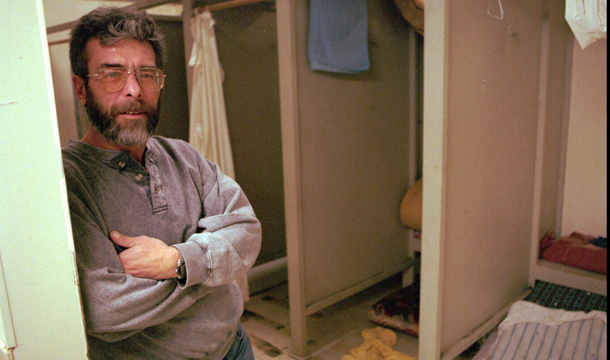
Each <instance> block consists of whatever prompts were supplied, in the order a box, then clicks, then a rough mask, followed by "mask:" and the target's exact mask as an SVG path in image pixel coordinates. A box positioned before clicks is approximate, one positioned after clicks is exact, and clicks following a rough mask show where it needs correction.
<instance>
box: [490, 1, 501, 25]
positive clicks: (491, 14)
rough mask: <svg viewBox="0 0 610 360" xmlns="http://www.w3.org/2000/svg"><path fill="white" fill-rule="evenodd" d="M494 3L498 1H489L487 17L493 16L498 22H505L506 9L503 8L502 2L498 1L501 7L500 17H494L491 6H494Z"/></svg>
mask: <svg viewBox="0 0 610 360" xmlns="http://www.w3.org/2000/svg"><path fill="white" fill-rule="evenodd" d="M494 1H496V0H490V1H489V6H488V7H487V15H489V16H491V17H493V18H496V19H498V20H504V8H502V0H497V1H498V6H499V7H500V16H498V15H494V14H493V13H492V12H491V4H492V3H493V2H494Z"/></svg>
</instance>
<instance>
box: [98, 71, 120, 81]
mask: <svg viewBox="0 0 610 360" xmlns="http://www.w3.org/2000/svg"><path fill="white" fill-rule="evenodd" d="M122 76H123V72H122V71H118V70H108V71H104V72H103V73H102V78H103V79H108V80H113V79H119V78H121V77H122Z"/></svg>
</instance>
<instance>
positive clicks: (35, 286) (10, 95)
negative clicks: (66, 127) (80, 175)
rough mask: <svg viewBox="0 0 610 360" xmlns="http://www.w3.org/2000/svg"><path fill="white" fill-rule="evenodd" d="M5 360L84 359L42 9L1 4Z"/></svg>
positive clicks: (0, 281) (0, 290)
mask: <svg viewBox="0 0 610 360" xmlns="http://www.w3.org/2000/svg"><path fill="white" fill-rule="evenodd" d="M0 24H1V25H0V26H1V28H0V29H1V31H0V34H1V35H0V154H1V155H0V260H1V271H0V274H1V275H2V278H0V305H1V309H2V314H1V320H2V329H1V330H2V331H0V335H2V338H1V339H0V340H2V344H1V346H2V349H1V351H0V359H12V360H34V359H45V360H51V359H56V360H65V359H71V360H72V359H74V360H81V359H82V360H84V359H86V358H87V357H86V351H87V347H86V341H85V330H84V323H83V316H82V310H81V304H80V298H79V292H78V279H77V275H76V268H75V259H74V248H73V246H74V245H73V242H72V232H71V227H70V220H69V212H68V202H67V197H66V189H65V180H64V177H63V170H62V164H61V153H60V146H59V136H58V130H57V118H56V111H55V102H54V97H53V86H52V83H51V69H50V64H49V54H48V48H47V39H46V32H45V26H44V15H43V11H42V1H40V0H23V1H2V2H0Z"/></svg>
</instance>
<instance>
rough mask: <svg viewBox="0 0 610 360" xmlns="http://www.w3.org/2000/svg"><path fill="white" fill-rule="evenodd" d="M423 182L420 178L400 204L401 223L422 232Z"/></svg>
mask: <svg viewBox="0 0 610 360" xmlns="http://www.w3.org/2000/svg"><path fill="white" fill-rule="evenodd" d="M422 193H423V181H422V179H421V178H420V179H419V180H417V181H416V182H414V183H413V185H412V186H411V187H410V188H409V190H407V192H406V193H405V195H404V197H403V198H402V202H401V204H400V222H401V223H402V224H403V225H404V226H406V227H408V228H411V229H413V230H416V231H421V219H422V195H423V194H422Z"/></svg>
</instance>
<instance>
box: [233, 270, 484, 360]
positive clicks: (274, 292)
mask: <svg viewBox="0 0 610 360" xmlns="http://www.w3.org/2000/svg"><path fill="white" fill-rule="evenodd" d="M401 286H402V283H401V277H400V276H394V277H391V278H389V279H387V280H385V281H383V282H381V283H379V284H377V285H374V286H372V287H371V288H369V289H366V290H364V291H362V292H360V293H358V294H356V295H353V296H352V297H350V298H348V299H345V300H343V301H341V302H339V303H337V304H335V305H332V306H330V307H328V308H326V309H324V310H322V311H319V312H317V313H315V314H313V315H311V316H309V317H308V318H307V334H308V338H309V349H310V352H311V354H312V357H311V360H341V359H342V357H343V356H344V355H345V354H347V353H349V351H350V350H351V349H353V348H355V347H357V346H358V345H360V344H362V342H363V339H362V337H361V335H360V333H361V332H362V330H364V329H369V328H374V327H376V325H375V324H373V323H371V322H369V321H368V319H367V312H368V309H369V308H370V307H371V306H372V305H373V304H374V303H375V302H377V301H378V300H380V299H381V298H383V297H384V296H386V295H388V294H390V293H392V292H394V291H396V290H398V289H400V287H401ZM242 324H243V326H244V328H245V329H246V331H247V332H248V335H249V336H250V339H251V341H252V345H253V348H254V355H255V357H256V360H271V359H273V360H287V359H293V358H292V357H290V324H289V312H288V286H287V284H282V285H279V286H276V287H274V288H272V289H269V290H266V291H264V292H262V293H260V294H257V295H254V296H252V297H251V300H250V301H249V302H248V303H246V310H245V312H244V316H243V317H242ZM397 335H398V342H397V344H396V345H395V346H394V350H398V351H400V352H402V353H404V354H407V355H409V356H412V357H415V358H417V350H418V339H417V338H415V337H413V336H410V335H407V334H405V333H401V332H397ZM472 356H473V355H466V354H463V355H462V356H461V357H458V358H457V359H460V360H467V359H471V358H472Z"/></svg>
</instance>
